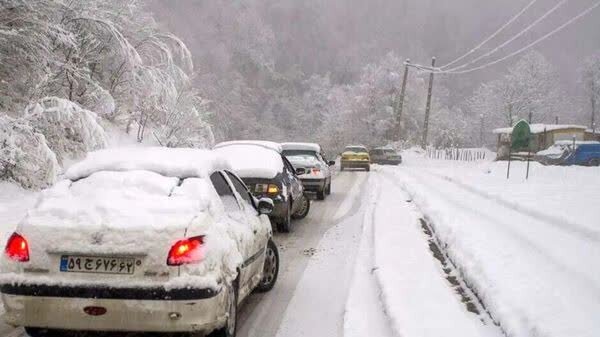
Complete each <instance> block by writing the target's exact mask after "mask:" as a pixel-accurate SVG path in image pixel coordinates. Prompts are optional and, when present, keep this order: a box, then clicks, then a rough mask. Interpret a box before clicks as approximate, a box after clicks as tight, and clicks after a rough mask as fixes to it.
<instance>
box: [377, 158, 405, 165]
mask: <svg viewBox="0 0 600 337" xmlns="http://www.w3.org/2000/svg"><path fill="white" fill-rule="evenodd" d="M373 163H375V164H381V165H399V164H401V163H402V159H382V160H374V161H373Z"/></svg>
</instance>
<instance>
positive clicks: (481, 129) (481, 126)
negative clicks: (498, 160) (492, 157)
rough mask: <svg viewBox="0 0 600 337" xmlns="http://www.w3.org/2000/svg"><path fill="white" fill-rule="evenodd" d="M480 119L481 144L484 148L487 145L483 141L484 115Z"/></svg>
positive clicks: (480, 115)
mask: <svg viewBox="0 0 600 337" xmlns="http://www.w3.org/2000/svg"><path fill="white" fill-rule="evenodd" d="M479 118H480V119H481V125H480V127H479V143H480V144H481V147H482V148H483V146H484V145H485V144H484V141H483V114H479Z"/></svg>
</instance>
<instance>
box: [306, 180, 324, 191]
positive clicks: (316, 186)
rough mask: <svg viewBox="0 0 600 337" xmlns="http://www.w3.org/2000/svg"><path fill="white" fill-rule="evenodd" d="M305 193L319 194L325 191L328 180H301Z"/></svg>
mask: <svg viewBox="0 0 600 337" xmlns="http://www.w3.org/2000/svg"><path fill="white" fill-rule="evenodd" d="M301 180H302V185H303V186H304V190H305V191H309V192H319V191H323V190H324V189H325V183H326V182H327V179H325V178H323V179H301Z"/></svg>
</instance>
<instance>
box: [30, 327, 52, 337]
mask: <svg viewBox="0 0 600 337" xmlns="http://www.w3.org/2000/svg"><path fill="white" fill-rule="evenodd" d="M25 333H26V334H27V335H28V336H30V337H57V336H58V332H57V331H52V330H48V329H40V328H25Z"/></svg>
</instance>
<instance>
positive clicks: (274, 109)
mask: <svg viewBox="0 0 600 337" xmlns="http://www.w3.org/2000/svg"><path fill="white" fill-rule="evenodd" d="M588 2H590V1H588V0H583V1H581V2H580V3H577V4H573V5H570V6H564V8H563V9H562V10H560V11H556V13H555V15H553V16H550V17H548V19H547V20H545V21H543V22H542V23H541V24H540V25H538V26H536V27H535V29H533V30H532V31H530V32H529V33H528V34H526V35H525V36H523V38H522V40H518V41H516V42H515V46H514V48H518V47H520V46H523V45H525V44H526V43H527V42H529V41H532V40H533V39H535V38H536V37H538V36H540V35H541V34H544V33H545V32H547V31H549V30H550V29H552V28H555V27H556V26H557V25H558V24H559V23H562V22H564V21H565V20H567V19H569V18H570V17H572V16H573V15H575V14H576V13H577V12H578V11H580V10H581V9H582V8H585V6H586V5H589V3H588ZM525 3H526V0H510V1H500V0H494V1H486V2H485V3H482V2H480V1H476V0H458V1H453V2H452V4H445V3H439V1H433V0H426V1H410V0H398V1H393V0H374V1H368V2H365V1H358V0H330V1H323V0H307V1H294V0H278V1H275V0H247V1H226V0H210V1H205V0H198V1H194V0H180V1H176V2H174V1H163V0H152V1H149V2H143V1H137V0H127V1H120V0H99V1H92V0H82V1H67V0H56V1H37V0H6V1H2V2H1V3H0V145H1V147H0V179H1V180H10V181H16V182H18V183H19V184H21V185H22V186H25V187H34V188H35V187H43V186H46V185H48V184H51V183H52V181H53V180H54V179H55V177H56V175H57V173H59V172H60V171H61V169H62V167H64V166H65V165H68V163H69V162H70V161H71V160H73V159H77V158H80V157H81V156H83V155H84V154H85V153H86V152H88V151H91V150H96V149H99V148H103V147H106V146H107V144H108V143H109V142H108V140H109V138H110V137H111V135H110V132H112V131H110V130H113V129H116V130H121V131H120V132H123V133H126V134H127V135H128V137H130V138H131V139H134V140H135V141H137V142H139V143H146V144H157V145H162V146H169V147H201V148H205V147H210V146H212V145H213V144H214V143H215V142H216V141H222V140H229V139H269V140H274V141H313V142H319V143H321V144H322V145H324V147H325V148H326V149H327V150H328V151H329V152H330V153H335V152H337V151H339V150H340V149H341V148H342V147H343V146H344V145H346V144H348V143H362V144H364V145H367V146H376V145H385V144H388V143H391V142H395V143H397V144H399V145H406V146H412V145H416V144H420V140H421V134H422V131H423V124H424V122H423V121H424V110H425V100H426V92H427V81H428V77H429V73H428V72H424V71H416V70H411V71H410V73H409V76H408V85H407V92H406V97H405V102H404V109H403V110H402V116H401V119H400V120H401V123H400V125H398V124H397V123H396V122H397V120H398V109H397V106H398V104H397V102H398V101H397V100H398V91H399V87H400V84H401V80H402V75H403V71H404V64H403V63H404V61H405V59H406V58H409V57H410V58H411V59H412V60H413V62H420V63H424V64H426V63H427V62H429V61H428V60H429V59H430V57H431V56H437V57H438V60H439V62H440V63H442V64H443V63H445V62H449V61H450V60H451V59H452V58H455V57H456V56H457V55H460V54H461V53H464V52H465V51H467V50H468V49H469V48H471V47H472V46H473V45H474V44H475V43H477V42H478V41H481V40H482V39H483V38H484V37H485V36H487V35H488V34H490V33H491V32H493V31H494V30H495V29H497V28H498V27H499V26H501V25H502V24H503V23H504V22H505V21H506V20H507V19H508V18H509V17H511V16H512V15H514V13H515V12H518V11H519V10H520V9H521V8H523V6H524V5H525ZM590 3H591V2H590ZM552 5H554V4H553V2H552V1H551V0H538V1H537V4H536V5H535V6H533V7H532V8H531V10H530V11H529V12H528V14H527V15H524V16H523V17H522V18H521V19H520V20H518V21H517V22H515V27H514V28H513V29H512V30H510V29H509V30H507V31H506V32H504V33H503V34H500V35H499V36H498V37H497V39H498V41H496V40H492V41H491V42H490V45H489V47H487V46H486V48H484V49H482V50H481V52H485V51H487V50H489V49H491V48H493V47H494V46H496V45H498V44H499V43H500V42H501V41H503V39H507V38H510V37H511V36H513V35H514V34H516V33H517V32H518V31H519V30H520V29H522V28H523V26H525V25H527V24H528V23H529V22H531V21H532V20H533V19H534V18H537V17H539V15H540V14H541V13H543V12H545V11H547V10H548V9H549V8H551V6H552ZM598 28H599V27H598V20H594V19H593V18H592V19H590V18H588V20H582V21H581V22H580V23H578V24H577V25H574V26H572V27H570V28H569V29H566V30H565V31H563V32H561V33H560V34H558V35H556V36H555V37H553V39H551V40H549V41H546V42H544V43H543V44H540V46H539V48H537V49H535V50H530V51H528V52H527V53H523V54H521V55H519V57H517V58H514V59H511V60H509V61H506V62H504V63H502V64H500V65H498V66H494V67H489V68H486V69H484V70H482V71H478V72H474V73H470V74H465V75H452V76H450V75H437V76H436V79H435V85H434V91H433V92H434V95H433V104H432V112H431V121H430V127H429V135H430V136H429V139H428V140H429V141H428V143H429V145H432V146H435V147H448V146H482V145H493V138H492V137H491V134H490V130H491V129H492V128H495V127H503V126H510V125H512V123H514V122H515V121H516V120H518V119H520V118H525V119H530V120H531V121H532V122H546V123H552V122H554V121H555V120H556V118H558V119H559V120H560V121H561V122H563V123H578V124H584V125H588V126H591V115H592V111H593V110H594V108H593V107H594V106H595V109H597V108H598V105H599V104H596V103H595V102H596V101H597V99H598V97H600V57H599V56H598V55H599V54H598V50H600V29H598ZM508 52H509V51H508V50H506V51H504V50H503V51H501V52H500V55H504V54H506V53H508ZM500 55H499V56H500ZM499 56H498V57H499ZM495 57H496V56H494V57H491V58H490V60H493V59H494V58H495ZM468 60H469V59H468V58H467V59H465V61H464V62H468ZM484 61H487V60H484ZM484 61H482V62H484ZM107 130H109V131H107ZM482 131H484V132H482Z"/></svg>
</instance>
